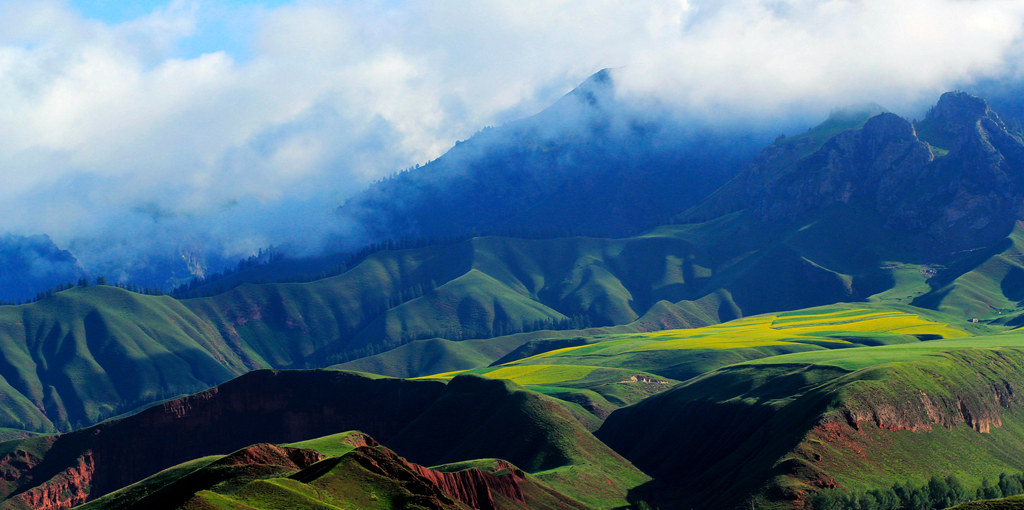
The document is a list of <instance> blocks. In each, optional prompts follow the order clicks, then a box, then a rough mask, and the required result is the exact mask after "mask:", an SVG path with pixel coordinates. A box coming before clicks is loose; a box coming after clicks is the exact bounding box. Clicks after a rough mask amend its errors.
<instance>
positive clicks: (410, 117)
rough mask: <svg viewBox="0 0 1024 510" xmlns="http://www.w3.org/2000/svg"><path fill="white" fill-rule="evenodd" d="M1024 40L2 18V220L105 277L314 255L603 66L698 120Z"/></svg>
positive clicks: (526, 16) (955, 1)
mask: <svg viewBox="0 0 1024 510" xmlns="http://www.w3.org/2000/svg"><path fill="white" fill-rule="evenodd" d="M1022 27H1024V5H1021V3H1020V2H1018V1H1004V0H974V1H966V0H907V1H904V2H891V1H882V0H825V1H818V0H788V1H787V0H721V1H718V0H700V1H698V0H691V1H685V0H684V1H678V0H676V1H665V0H654V1H651V2H618V1H611V0H543V1H542V0H516V1H508V0H506V1H496V0H480V1H476V2H424V1H402V0H394V1H379V2H328V1H298V2H295V3H290V4H286V5H282V6H276V7H266V6H264V7H261V6H258V5H253V4H248V3H227V2H215V1H214V0H209V1H181V0H176V1H174V2H170V3H168V4H167V5H165V6H163V7H160V8H158V9H155V10H154V11H152V12H150V13H148V14H146V15H145V16H142V17H140V18H136V19H132V20H129V21H125V22H122V23H115V24H108V23H104V22H100V21H96V20H91V19H87V18H84V17H82V16H81V15H79V14H77V13H76V11H75V10H74V9H73V8H72V7H69V6H68V5H67V4H64V3H61V2H57V1H43V2H36V1H33V2H28V1H9V0H7V1H5V0H0V140H2V143H0V175H2V176H3V181H4V186H0V215H2V217H3V218H4V229H5V230H8V231H12V232H17V233H23V234H37V233H46V234H49V235H50V236H52V238H53V239H54V240H55V241H56V242H57V243H58V244H59V245H61V246H62V247H71V246H77V247H78V248H77V250H76V251H75V253H76V255H77V256H78V257H79V258H80V259H81V260H82V263H83V264H84V265H85V266H86V268H87V269H89V270H91V271H93V272H106V273H108V274H113V273H112V270H113V269H112V268H116V267H122V266H124V267H136V266H139V265H144V264H145V263H146V261H147V260H150V259H151V258H152V257H153V256H154V252H156V253H157V254H158V255H159V254H161V253H162V254H164V255H168V254H169V256H177V255H176V252H177V251H180V250H181V249H182V247H183V246H185V247H188V249H189V250H193V249H194V250H199V251H205V252H207V253H210V254H213V255H215V256H216V257H220V258H223V259H225V260H229V259H231V258H234V257H240V256H245V255H247V254H248V253H250V252H252V251H254V250H256V249H258V248H260V247H263V246H267V245H270V244H276V245H281V244H291V245H293V246H297V247H300V248H301V249H305V250H315V249H316V248H317V246H318V243H319V242H320V240H322V239H324V238H326V237H327V236H329V235H334V234H337V233H338V232H337V229H338V228H342V227H341V226H339V225H340V224H339V223H337V222H334V221H332V220H331V212H332V211H333V209H334V208H335V207H336V206H337V205H339V204H340V203H342V202H343V201H344V199H345V198H346V197H347V196H350V195H351V194H352V193H354V192H356V191H357V190H359V189H361V188H362V187H364V186H366V185H367V184H368V183H370V182H372V181H373V180H375V179H378V178H380V177H382V176H385V175H387V174H390V173H392V172H394V171H396V170H399V169H401V168H405V167H409V166H412V165H414V164H417V163H422V162H424V161H427V160H429V159H432V158H435V157H437V156H439V155H440V154H442V153H443V152H444V151H445V150H446V149H447V148H449V147H450V146H451V145H452V144H453V143H454V142H455V141H456V140H458V139H464V138H466V137H468V136H470V135H471V134H472V133H474V132H476V131H477V130H478V129H480V128H481V127H483V126H486V125H493V124H497V123H501V122H506V121H509V120H512V119H514V118H517V117H521V116H525V115H528V114H531V113H533V112H536V111H537V110H539V109H540V108H541V107H543V106H545V105H547V104H549V103H550V102H552V101H554V100H555V99H557V98H558V97H559V96H560V95H562V94H564V93H565V92H566V91H568V90H569V89H570V88H571V87H572V86H574V85H575V84H577V83H579V82H580V81H582V80H583V79H584V78H586V76H588V75H589V74H591V73H593V72H595V71H597V70H599V69H601V68H605V67H616V68H619V70H618V71H617V72H616V79H617V82H618V84H619V90H620V91H621V93H622V94H623V97H624V98H626V99H628V100H630V101H634V102H636V103H638V104H648V103H657V104H658V105H660V106H659V107H665V108H672V109H675V110H678V111H679V112H683V113H684V114H686V115H689V116H692V117H693V118H696V119H709V118H710V119H719V120H723V119H724V121H728V122H736V121H738V120H739V119H755V120H758V119H760V120H761V121H767V120H766V119H774V118H776V117H778V116H780V115H793V114H794V112H797V113H796V114H797V115H803V116H805V117H806V118H809V119H813V118H815V117H817V116H820V115H823V114H824V113H825V112H827V111H828V109H830V108H832V107H834V106H837V105H843V104H848V103H852V102H860V101H868V100H871V101H877V102H880V103H882V104H885V105H886V106H888V107H890V108H895V109H897V110H899V109H900V108H903V109H905V110H906V111H908V112H913V111H916V110H915V109H920V108H923V107H924V106H925V105H926V104H927V103H928V102H932V101H934V99H935V98H936V97H937V95H938V93H939V92H941V91H943V90H945V89H948V88H952V87H954V86H956V85H957V84H962V83H966V82H969V81H970V80H973V79H975V78H977V77H985V76H989V77H990V76H996V75H1003V74H1014V73H1019V71H1020V68H1019V66H1018V65H1016V64H1015V62H1017V61H1019V57H1020V56H1021V49H1020V48H1021V45H1020V42H1021V35H1022ZM212 34H222V37H220V38H218V37H214V36H213V35H212ZM239 41H242V46H244V49H243V50H239V49H238V47H239ZM200 43H202V45H205V46H203V47H197V45H200Z"/></svg>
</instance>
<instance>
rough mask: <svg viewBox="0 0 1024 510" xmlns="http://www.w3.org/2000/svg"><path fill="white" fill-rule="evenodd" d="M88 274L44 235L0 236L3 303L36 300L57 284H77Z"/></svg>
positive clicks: (0, 275)
mask: <svg viewBox="0 0 1024 510" xmlns="http://www.w3.org/2000/svg"><path fill="white" fill-rule="evenodd" d="M84 276H85V272H84V271H83V270H82V268H81V267H79V265H78V261H77V260H75V257H74V256H73V255H72V254H71V253H70V252H68V251H67V250H62V249H60V248H58V247H57V245H55V244H54V243H53V241H52V240H50V238H49V237H47V236H45V235H36V236H17V235H13V234H2V235H0V301H7V302H14V301H17V300H27V299H29V298H34V297H35V295H36V293H37V292H41V291H45V290H47V289H49V288H50V287H52V286H54V285H56V284H62V283H72V284H77V283H78V280H79V279H80V278H83V277H84Z"/></svg>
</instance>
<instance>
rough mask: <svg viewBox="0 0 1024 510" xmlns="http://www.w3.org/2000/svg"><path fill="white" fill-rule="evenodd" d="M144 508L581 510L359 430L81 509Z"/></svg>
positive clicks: (483, 465) (513, 479) (191, 472)
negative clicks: (400, 449) (414, 455)
mask: <svg viewBox="0 0 1024 510" xmlns="http://www.w3.org/2000/svg"><path fill="white" fill-rule="evenodd" d="M142 507H145V508H151V509H162V508H166V509H172V508H224V507H227V508H310V507H312V508H360V509H362V508H365V509H373V508H378V509H396V510H398V509H405V508H437V509H452V510H468V509H470V508H488V509H492V510H504V509H520V508H546V509H566V510H568V509H582V508H586V507H585V506H584V505H583V504H582V503H579V502H578V501H575V500H573V499H572V498H570V497H568V496H566V495H564V494H560V493H558V492H557V491H555V490H554V489H551V488H550V487H548V486H547V485H545V484H544V483H543V482H541V481H539V480H538V479H537V478H535V477H533V476H532V475H529V474H526V473H524V472H522V471H521V470H519V469H518V468H516V467H515V466H513V465H511V464H508V463H507V462H504V461H500V460H495V459H489V460H479V461H470V462H464V463H460V464H459V465H448V466H438V467H436V468H433V469H428V468H424V467H422V466H418V465H414V464H410V463H408V462H407V461H406V460H405V459H402V458H401V457H398V456H397V455H395V454H394V453H393V452H392V451H391V450H389V449H387V448H385V447H384V446H380V445H379V444H378V443H377V442H376V441H374V440H373V439H372V438H370V437H369V436H366V435H364V434H362V433H358V432H343V433H339V434H334V435H331V436H327V437H323V438H317V439H314V440H309V441H303V442H301V443H296V444H291V445H282V446H274V445H269V444H259V445H253V446H249V447H246V448H243V449H241V450H238V451H236V452H233V453H231V454H228V455H215V456H210V457H204V458H201V459H196V460H193V461H189V462H186V463H183V464H179V465H177V466H174V467H171V468H168V469H166V470H164V471H161V472H160V473H158V474H156V475H153V476H151V477H148V478H146V479H145V480H142V481H140V482H138V483H135V484H132V485H130V486H128V487H125V488H123V489H121V490H118V491H116V492H114V493H111V494H108V495H106V496H104V497H102V498H99V499H97V500H94V501H91V502H89V503H86V504H85V505H82V506H81V507H80V508H82V509H83V510H99V509H102V510H120V509H127V508H142Z"/></svg>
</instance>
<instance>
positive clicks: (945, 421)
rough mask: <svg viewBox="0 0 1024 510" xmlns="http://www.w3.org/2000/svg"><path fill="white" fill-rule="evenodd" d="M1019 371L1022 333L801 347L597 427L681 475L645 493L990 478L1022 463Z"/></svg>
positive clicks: (634, 453)
mask: <svg viewBox="0 0 1024 510" xmlns="http://www.w3.org/2000/svg"><path fill="white" fill-rule="evenodd" d="M833 317H835V316H833ZM1022 369H1024V335H1020V334H1012V333H1006V334H998V335H989V336H983V337H971V338H957V339H948V340H934V341H927V342H918V343H912V344H899V345H887V346H876V347H857V348H850V349H840V350H830V351H814V352H802V353H794V354H788V355H781V356H775V357H770V358H764V359H760V360H755V361H749V362H746V363H741V364H737V365H732V366H729V367H724V368H721V369H719V370H716V371H714V372H710V373H708V374H706V375H704V376H702V377H697V378H695V379H693V380H690V381H688V382H687V383H685V384H683V385H680V386H678V387H676V388H674V389H672V390H669V391H667V392H665V393H661V394H659V395H656V396H654V397H651V398H649V399H647V400H644V401H642V402H640V403H638V404H636V405H633V406H630V407H627V408H624V409H622V410H620V411H617V412H616V413H613V414H612V416H610V417H609V418H608V420H607V421H606V422H605V424H604V425H603V426H602V428H601V429H600V430H599V431H598V433H597V434H598V437H600V438H601V439H602V440H604V441H606V442H607V443H608V444H610V445H611V446H613V447H615V448H616V450H617V451H620V452H621V453H623V454H624V455H625V456H626V457H627V458H629V459H631V460H633V462H635V463H636V464H637V465H638V466H639V467H640V468H642V469H644V470H645V471H646V472H648V473H650V474H652V475H653V476H655V478H656V479H664V480H676V481H677V482H676V483H681V484H680V485H677V486H673V487H665V486H659V485H657V484H656V483H655V484H649V486H648V487H647V488H646V489H645V490H642V491H641V492H645V493H647V494H650V495H653V497H655V498H660V499H662V500H665V501H673V502H675V503H678V504H680V505H687V504H693V503H694V502H696V501H702V502H704V503H707V504H710V502H712V501H716V502H717V503H715V504H723V505H732V504H737V503H740V502H741V501H739V500H730V499H729V498H730V496H729V495H731V494H747V495H749V494H754V493H758V492H761V493H762V494H764V495H773V494H774V496H772V497H774V498H779V497H782V496H781V495H787V496H786V497H793V496H794V495H795V494H796V493H797V492H798V491H808V490H810V491H813V490H817V487H818V485H816V483H817V482H815V480H819V481H820V480H828V481H830V483H832V482H834V483H838V484H839V485H840V486H841V487H842V488H844V489H847V490H858V491H862V490H868V489H873V488H885V487H889V486H891V485H892V484H893V483H894V482H896V481H900V482H902V481H910V482H912V483H915V484H921V483H924V482H925V481H927V479H928V478H930V477H931V476H933V475H939V476H945V475H948V474H953V475H955V476H957V477H958V478H960V479H961V480H964V482H965V483H969V484H980V482H981V478H983V477H987V478H989V479H990V480H991V479H993V478H995V477H997V476H998V474H999V473H1000V472H1003V471H1006V472H1017V471H1020V469H1021V468H1022V467H1024V466H1022V465H1021V463H1020V459H1021V458H1024V441H1022V440H1021V438H1022V437H1024V428H1022V426H1021V425H1020V423H1024V421H1022V419H1021V415H1022V413H1024V411H1022V410H1021V408H1020V407H1019V402H1018V401H1017V400H1016V398H1017V397H1015V395H1016V394H1017V392H1018V391H1019V389H1020V388H1024V370H1022ZM639 424H643V425H642V430H641V426H640V425H639ZM689 437H701V438H702V440H701V441H700V442H697V443H688V442H686V439H685V438H689ZM769 438H770V439H769ZM666 452H671V453H670V454H666ZM737 472H742V473H745V474H744V475H743V476H742V477H739V478H737V477H735V476H731V475H730V476H727V474H730V473H737ZM679 480H685V482H678V481H679ZM675 503H674V504H675Z"/></svg>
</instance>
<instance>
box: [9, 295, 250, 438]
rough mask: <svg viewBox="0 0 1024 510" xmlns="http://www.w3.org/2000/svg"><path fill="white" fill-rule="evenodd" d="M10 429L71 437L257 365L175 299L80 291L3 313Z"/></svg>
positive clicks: (205, 386) (218, 381)
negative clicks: (71, 433) (72, 432)
mask: <svg viewBox="0 0 1024 510" xmlns="http://www.w3.org/2000/svg"><path fill="white" fill-rule="evenodd" d="M0 354H2V356H0V378H2V379H0V392H2V394H3V398H4V400H5V401H6V402H9V404H7V405H5V406H4V410H3V412H2V414H0V426H3V427H9V428H12V429H27V430H32V431H37V432H52V431H55V430H65V431H66V430H69V429H70V428H72V427H81V426H85V425H89V424H92V423H95V422H97V421H99V420H102V419H104V418H108V417H111V416H113V415H116V414H119V413H122V412H125V411H128V410H131V409H134V408H136V407H139V406H142V405H146V404H149V403H152V402H154V401H157V400H160V399H165V398H168V397H173V396H177V395H181V394H185V393H191V392H196V391H200V390H203V389H206V388H208V387H210V386H213V385H215V384H218V383H220V382H223V381H224V380H226V379H228V378H230V377H232V376H235V375H238V374H241V373H243V372H244V371H246V370H247V369H248V368H249V367H250V365H248V364H247V361H248V360H246V359H245V358H244V357H243V356H239V355H238V353H236V352H235V351H234V350H233V349H232V346H231V345H230V344H227V343H225V342H224V341H223V339H222V338H221V337H220V335H218V334H217V331H216V330H215V329H214V328H213V327H212V326H211V325H210V324H209V323H208V322H206V321H204V320H203V319H201V318H199V317H198V316H196V315H195V314H194V313H192V312H191V311H190V310H189V309H188V308H187V307H186V306H184V305H183V304H182V303H181V302H179V301H176V300H174V299H171V298H169V297H157V296H142V295H139V294H134V293H131V292H128V291H125V290H122V289H117V288H114V287H105V286H96V287H87V288H74V289H71V290H68V291H65V292H61V293H59V294H56V295H54V296H53V297H51V298H48V299H45V300H43V301H40V302H37V303H34V304H31V305H21V306H3V307H0Z"/></svg>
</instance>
